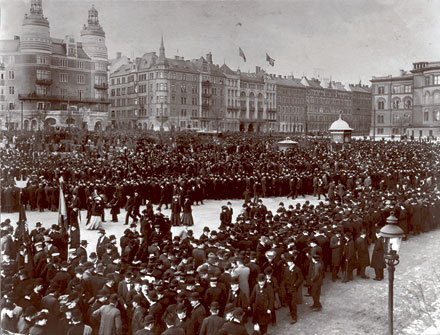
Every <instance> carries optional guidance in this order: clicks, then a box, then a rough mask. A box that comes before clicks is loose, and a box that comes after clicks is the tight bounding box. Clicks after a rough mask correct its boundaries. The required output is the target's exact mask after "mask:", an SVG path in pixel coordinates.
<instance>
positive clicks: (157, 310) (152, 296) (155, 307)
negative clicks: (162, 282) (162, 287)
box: [147, 290, 166, 334]
mask: <svg viewBox="0 0 440 335" xmlns="http://www.w3.org/2000/svg"><path fill="white" fill-rule="evenodd" d="M147 300H148V302H149V304H150V307H149V308H148V314H149V315H152V316H153V317H154V327H153V332H154V333H155V334H161V332H163V331H164V330H165V329H166V326H165V325H164V323H163V321H162V314H163V312H164V308H163V306H162V305H161V304H159V302H158V300H159V297H158V296H157V292H156V291H154V290H150V291H148V295H147Z"/></svg>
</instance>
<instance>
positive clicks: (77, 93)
mask: <svg viewBox="0 0 440 335" xmlns="http://www.w3.org/2000/svg"><path fill="white" fill-rule="evenodd" d="M76 96H77V97H79V98H80V99H81V98H82V97H83V96H84V90H77V91H76Z"/></svg>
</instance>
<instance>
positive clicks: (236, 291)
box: [226, 277, 249, 311]
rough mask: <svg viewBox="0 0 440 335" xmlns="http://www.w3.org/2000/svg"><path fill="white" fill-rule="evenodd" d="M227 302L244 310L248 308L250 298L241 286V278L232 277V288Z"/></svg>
mask: <svg viewBox="0 0 440 335" xmlns="http://www.w3.org/2000/svg"><path fill="white" fill-rule="evenodd" d="M226 304H232V305H233V306H234V307H241V308H243V310H244V311H247V310H248V307H249V298H248V297H247V295H246V294H245V293H244V292H243V291H242V290H241V288H240V279H239V278H238V277H232V279H231V289H230V290H229V294H228V298H227V299H226Z"/></svg>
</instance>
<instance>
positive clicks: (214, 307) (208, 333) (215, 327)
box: [199, 301, 225, 335]
mask: <svg viewBox="0 0 440 335" xmlns="http://www.w3.org/2000/svg"><path fill="white" fill-rule="evenodd" d="M219 310H220V304H219V303H218V302H217V301H213V302H212V303H211V306H209V311H210V312H211V315H210V316H207V317H205V318H204V319H203V322H202V327H201V328H200V333H199V334H200V335H217V334H218V333H219V330H220V329H221V327H222V326H223V324H224V323H225V320H224V319H223V318H222V317H220V316H219V315H218V313H219Z"/></svg>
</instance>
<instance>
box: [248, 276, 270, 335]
mask: <svg viewBox="0 0 440 335" xmlns="http://www.w3.org/2000/svg"><path fill="white" fill-rule="evenodd" d="M274 303H275V294H274V292H273V290H272V287H271V286H270V285H266V277H265V276H264V274H263V273H260V274H258V277H257V285H255V287H254V289H253V290H252V294H251V300H250V306H251V308H252V312H253V314H252V322H253V323H254V324H258V325H259V327H260V330H261V334H263V335H264V334H266V333H267V326H268V324H269V323H270V322H271V320H272V318H271V311H272V310H273V309H274Z"/></svg>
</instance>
